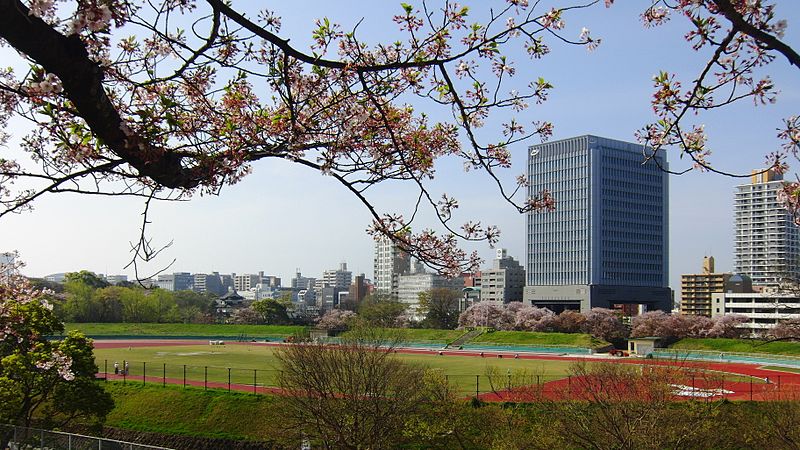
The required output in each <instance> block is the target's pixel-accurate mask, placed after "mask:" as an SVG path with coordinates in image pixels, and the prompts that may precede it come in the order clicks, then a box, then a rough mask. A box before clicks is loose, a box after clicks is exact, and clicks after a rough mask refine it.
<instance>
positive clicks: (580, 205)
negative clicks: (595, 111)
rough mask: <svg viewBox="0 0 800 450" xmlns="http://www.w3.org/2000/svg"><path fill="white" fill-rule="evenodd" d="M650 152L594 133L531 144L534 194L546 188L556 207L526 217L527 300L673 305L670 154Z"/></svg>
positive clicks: (571, 305) (564, 305)
mask: <svg viewBox="0 0 800 450" xmlns="http://www.w3.org/2000/svg"><path fill="white" fill-rule="evenodd" d="M647 155H648V149H647V148H645V147H643V146H642V145H638V144H633V143H628V142H622V141H617V140H613V139H606V138H602V137H598V136H591V135H586V136H579V137H574V138H570V139H564V140H560V141H555V142H548V143H544V144H539V145H534V146H531V147H530V153H529V157H528V181H529V184H530V186H529V191H528V192H529V195H531V196H533V195H536V194H538V193H539V192H541V191H543V190H549V191H550V192H551V193H552V195H553V197H554V198H555V201H556V210H555V211H552V212H531V213H529V214H528V217H527V246H528V248H527V266H526V273H527V286H526V288H525V292H524V294H523V296H524V299H525V301H526V302H531V303H533V304H534V305H537V306H542V307H547V308H550V309H552V310H554V311H556V312H560V311H563V310H565V309H574V310H581V311H588V310H589V309H590V308H594V307H606V308H620V309H623V310H625V311H633V310H636V311H642V310H651V309H661V310H665V311H670V310H671V308H672V298H671V297H672V295H671V291H670V289H669V287H667V283H668V265H669V260H668V250H669V242H668V236H669V227H668V205H669V203H668V198H669V189H668V188H669V185H668V178H667V173H666V172H665V171H664V170H662V169H661V168H663V169H666V168H667V162H666V159H665V157H664V154H663V153H659V154H658V155H656V156H655V157H652V158H649V159H647ZM659 166H660V167H661V168H659Z"/></svg>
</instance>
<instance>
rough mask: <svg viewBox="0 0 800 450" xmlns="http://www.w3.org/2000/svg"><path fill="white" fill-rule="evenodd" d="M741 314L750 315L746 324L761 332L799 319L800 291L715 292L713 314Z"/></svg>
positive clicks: (752, 330) (747, 326)
mask: <svg viewBox="0 0 800 450" xmlns="http://www.w3.org/2000/svg"><path fill="white" fill-rule="evenodd" d="M725 314H741V315H743V316H746V317H747V318H748V319H749V322H747V323H746V324H744V327H745V328H747V329H748V330H750V331H751V332H752V333H753V334H761V333H763V332H765V331H767V330H769V329H770V328H772V327H774V326H775V325H776V324H777V323H779V322H781V321H784V320H788V319H800V294H798V293H797V292H791V293H789V292H774V291H773V292H769V291H765V292H753V293H729V292H718V293H714V294H712V311H711V317H717V316H722V315H725Z"/></svg>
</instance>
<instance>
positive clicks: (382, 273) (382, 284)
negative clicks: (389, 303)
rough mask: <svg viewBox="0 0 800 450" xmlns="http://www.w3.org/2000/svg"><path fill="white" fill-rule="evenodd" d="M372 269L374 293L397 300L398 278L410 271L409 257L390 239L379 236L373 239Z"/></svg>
mask: <svg viewBox="0 0 800 450" xmlns="http://www.w3.org/2000/svg"><path fill="white" fill-rule="evenodd" d="M374 269H375V274H374V281H375V291H376V292H377V293H378V294H385V295H389V296H390V297H391V298H393V299H397V298H398V295H399V292H398V280H399V276H400V275H403V274H408V273H409V272H410V271H411V257H410V255H409V254H408V253H406V252H404V251H403V250H401V249H400V248H399V247H398V246H397V245H396V244H395V243H394V242H392V240H391V239H389V238H387V237H385V236H380V237H378V238H377V239H375V259H374Z"/></svg>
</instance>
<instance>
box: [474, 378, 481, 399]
mask: <svg viewBox="0 0 800 450" xmlns="http://www.w3.org/2000/svg"><path fill="white" fill-rule="evenodd" d="M480 395H481V376H480V375H475V398H478V397H480Z"/></svg>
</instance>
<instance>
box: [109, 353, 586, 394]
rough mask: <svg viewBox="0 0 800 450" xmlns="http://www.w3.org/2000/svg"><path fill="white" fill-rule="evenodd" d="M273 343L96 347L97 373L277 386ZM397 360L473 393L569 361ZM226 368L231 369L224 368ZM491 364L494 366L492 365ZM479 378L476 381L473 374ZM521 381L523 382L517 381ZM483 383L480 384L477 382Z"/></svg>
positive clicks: (547, 376)
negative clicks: (122, 370) (119, 370)
mask: <svg viewBox="0 0 800 450" xmlns="http://www.w3.org/2000/svg"><path fill="white" fill-rule="evenodd" d="M275 351H276V347H274V346H265V345H257V344H252V345H247V344H240V345H234V344H229V345H213V346H212V345H207V344H205V345H187V346H163V347H130V348H97V349H95V350H94V355H95V361H96V362H97V366H98V367H99V369H100V371H101V372H103V371H105V370H108V372H110V373H113V371H114V362H117V363H119V364H120V367H122V365H123V361H127V362H128V363H129V374H128V375H130V376H132V377H141V376H143V375H144V376H146V378H147V380H148V382H153V383H158V382H162V380H163V378H164V377H166V378H170V379H173V380H174V379H177V380H182V379H183V377H184V365H186V368H185V370H186V372H185V373H186V379H187V380H196V381H205V380H208V382H217V383H227V382H228V376H229V374H230V382H231V383H232V384H243V385H250V386H252V385H253V383H254V380H255V384H257V385H258V386H276V385H277V382H276V376H277V372H278V370H280V364H279V362H278V361H277V359H276V358H275ZM396 357H397V358H399V359H401V360H403V361H408V362H412V363H416V364H421V365H424V366H426V367H429V368H432V369H440V370H442V372H443V373H444V374H445V375H447V378H448V381H449V382H450V383H451V385H453V387H454V388H456V389H458V391H459V392H464V393H470V392H471V393H474V392H475V390H476V384H478V386H477V387H478V389H480V391H481V392H486V391H488V390H489V388H490V387H489V384H488V378H487V377H486V375H487V374H488V373H489V371H491V370H494V374H495V380H494V381H495V382H497V381H498V378H500V379H502V381H503V385H505V384H506V379H507V377H508V376H511V378H512V382H514V381H513V380H523V379H524V380H525V383H526V384H529V383H536V382H537V376H538V381H540V382H545V381H552V380H556V379H560V378H564V377H565V376H566V375H567V372H568V370H569V367H570V365H571V364H572V363H571V362H570V361H549V360H531V359H514V358H509V357H506V358H502V359H499V358H488V357H487V358H480V357H475V356H454V355H446V356H441V355H438V353H436V352H431V353H430V354H404V353H398V354H397V355H396ZM229 368H230V371H229V370H228V369H229ZM490 368H494V369H490ZM476 376H480V380H478V379H477V378H476ZM517 382H521V381H517ZM481 384H482V385H481Z"/></svg>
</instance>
